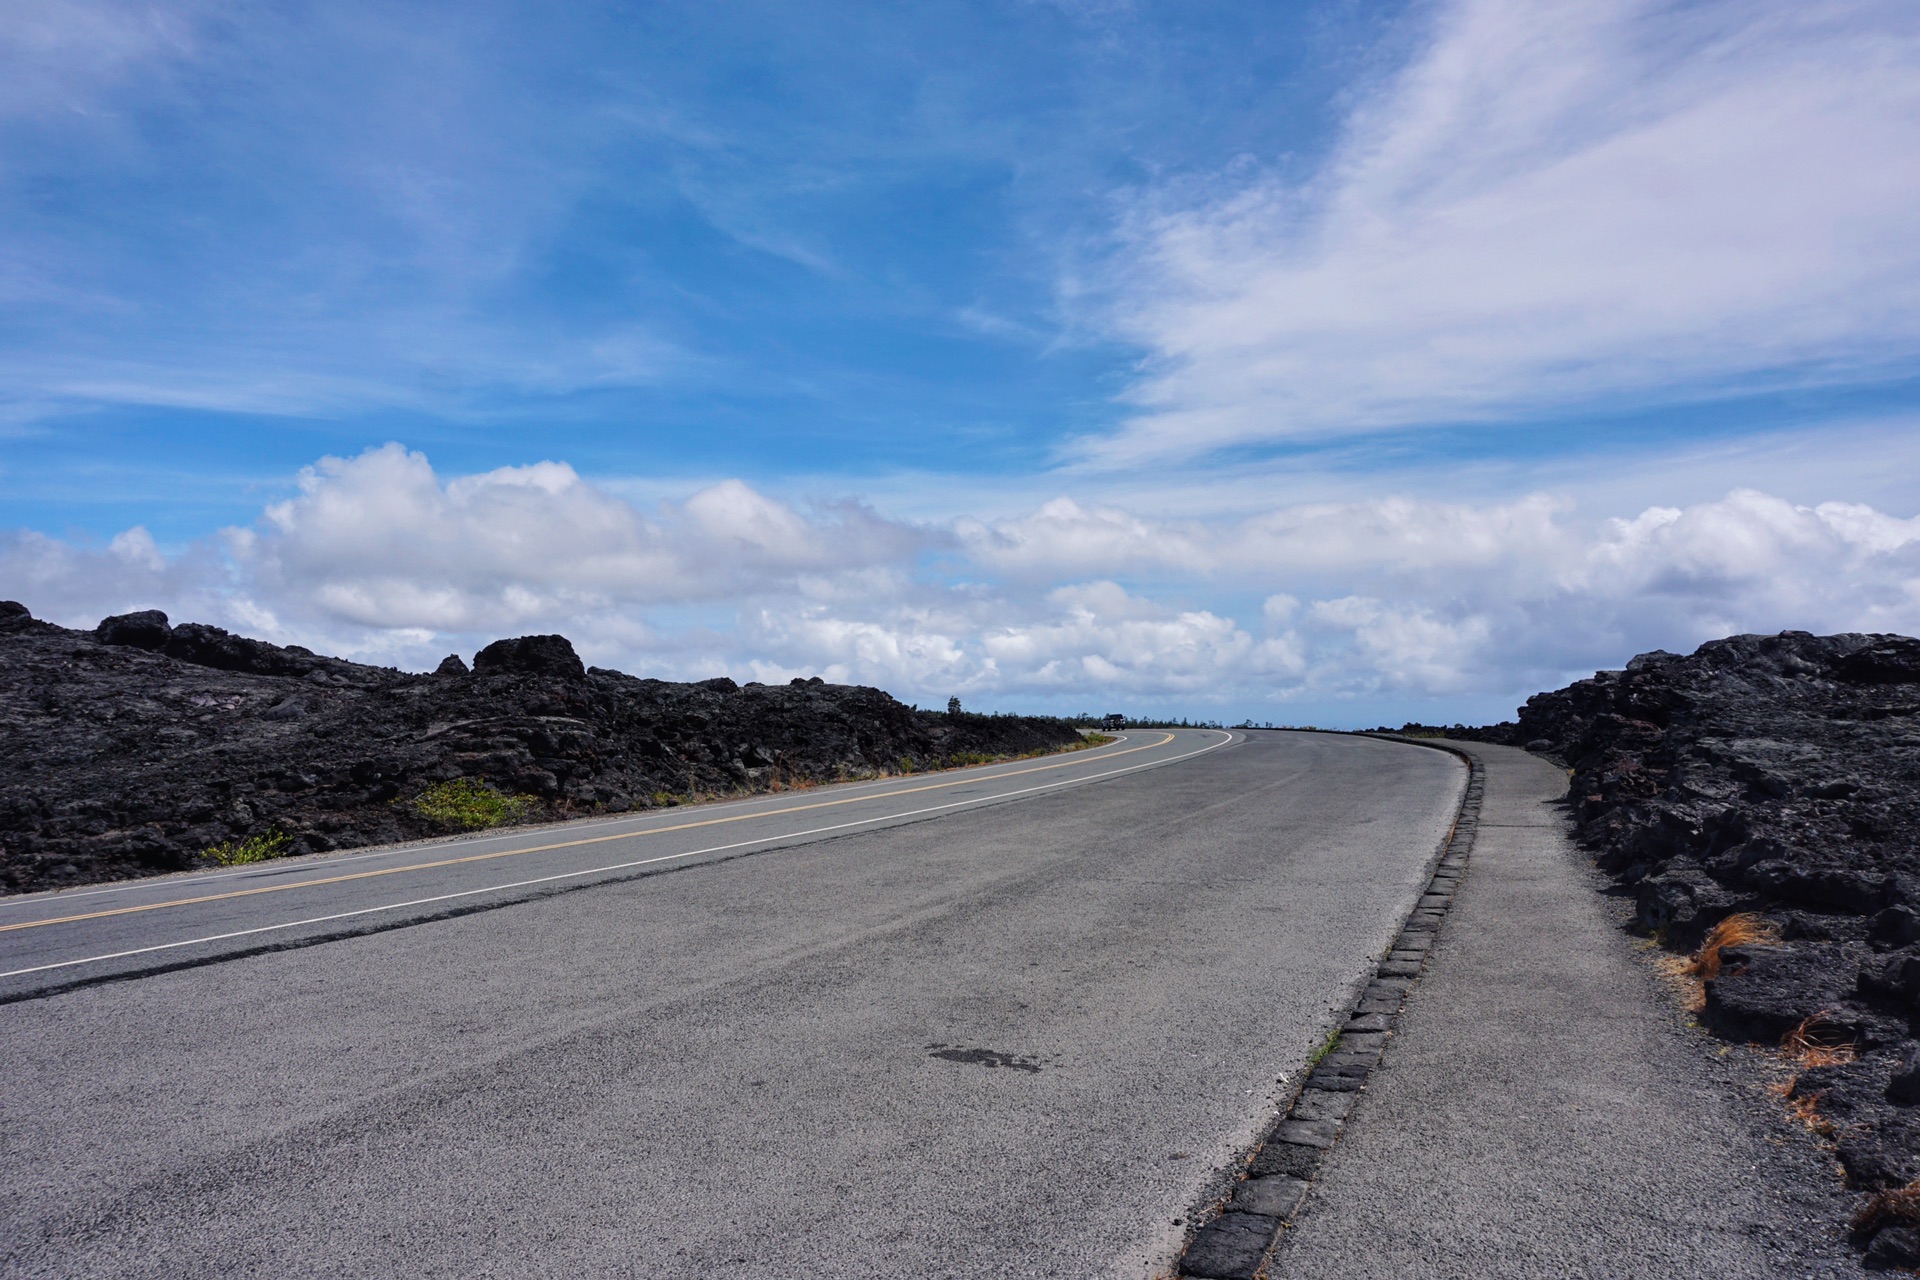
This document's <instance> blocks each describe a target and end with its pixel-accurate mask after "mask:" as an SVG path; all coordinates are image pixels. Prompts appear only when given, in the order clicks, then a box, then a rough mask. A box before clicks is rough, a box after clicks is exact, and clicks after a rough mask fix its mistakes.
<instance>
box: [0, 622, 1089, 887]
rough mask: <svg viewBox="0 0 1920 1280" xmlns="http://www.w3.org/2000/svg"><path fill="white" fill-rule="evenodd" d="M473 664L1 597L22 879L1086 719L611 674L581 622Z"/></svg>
mask: <svg viewBox="0 0 1920 1280" xmlns="http://www.w3.org/2000/svg"><path fill="white" fill-rule="evenodd" d="M110 621H112V620H110ZM116 634H118V633H116ZM148 638H149V639H150V638H151V636H150V633H149V637H148ZM463 670H464V664H460V663H458V660H457V659H455V660H453V661H452V662H449V663H442V664H441V671H440V673H436V674H434V675H413V674H409V673H406V672H401V671H395V670H392V669H391V668H384V667H370V666H363V665H361V664H359V663H353V662H346V661H343V660H341V659H338V658H330V657H325V656H322V655H320V654H316V653H313V652H311V651H309V650H307V649H303V648H300V647H299V646H297V645H291V646H280V645H273V644H267V643H265V642H263V641H259V640H253V639H249V638H247V637H245V636H236V635H232V634H230V633H228V632H226V631H223V630H221V629H220V628H218V627H209V626H200V625H196V624H192V623H187V624H183V625H181V626H177V627H172V628H171V629H170V631H169V632H168V634H167V636H166V638H165V640H164V642H163V643H162V644H161V645H160V646H159V647H158V648H157V649H155V648H146V647H137V646H134V645H129V644H126V643H120V642H115V643H102V637H101V636H99V635H96V634H95V633H91V632H84V631H71V630H68V629H66V628H64V627H58V626H54V625H52V624H50V623H45V622H38V621H35V620H34V619H33V617H32V615H31V614H29V613H28V612H27V611H26V610H25V609H24V608H18V607H16V608H14V609H5V608H0V724H4V725H5V726H6V727H7V746H8V750H7V752H6V753H5V755H4V756H0V892H19V891H23V890H30V889H43V888H54V887H59V886H62V885H71V884H80V883H87V882H92V881H101V880H114V879H123V878H127V877H133V876H142V875H152V874H155V873H157V872H163V871H171V870H177V869H181V868H185V867H190V866H194V865H198V863H199V862H200V860H201V858H202V855H203V853H204V851H205V850H206V849H207V848H208V847H210V846H212V845H215V844H218V843H220V842H222V841H225V840H232V839H239V838H245V837H248V836H255V835H263V834H266V833H268V832H272V831H280V832H283V833H285V834H286V835H287V836H289V837H291V840H292V843H293V846H294V848H295V849H297V850H300V851H320V850H327V849H333V848H343V847H351V846H353V845H356V844H380V843H386V842H390V841H395V840H401V839H410V838H414V837H418V836H424V835H433V834H439V833H440V832H441V830H442V829H441V828H438V827H436V826H434V825H433V823H431V822H430V821H429V820H427V819H426V818H423V817H421V816H420V815H419V814H417V813H416V812H415V811H414V810H413V809H412V808H411V807H410V806H409V805H408V803H407V801H408V800H410V799H411V798H412V797H414V796H416V795H418V794H419V792H420V791H421V790H422V789H423V788H425V787H427V786H429V785H432V784H434V783H436V782H444V781H450V780H452V779H455V778H470V779H475V780H478V781H481V782H484V783H486V784H488V785H490V786H492V787H494V788H495V789H496V790H499V791H503V792H507V793H509V794H517V795H525V796H530V797H532V798H533V800H532V803H531V805H530V808H529V810H528V812H527V814H526V816H527V817H528V818H529V819H531V820H550V819H556V818H566V817H572V816H579V815H586V814H594V813H621V812H626V811H629V810H634V809H646V808H653V807H657V806H666V805H675V804H684V803H687V802H688V800H689V799H690V798H693V797H705V796H712V795H723V794H742V793H752V792H760V791H768V790H772V789H775V788H780V787H786V786H794V785H806V784H810V783H818V782H831V781H836V780H841V779H847V778H862V777H875V776H880V775H884V774H890V773H898V772H902V771H911V770H919V769H931V768H939V767H942V766H945V765H948V764H951V763H952V762H953V760H954V758H955V757H973V756H977V755H981V754H985V755H1010V754H1018V753H1024V752H1038V751H1044V750H1048V749H1052V748H1057V747H1061V746H1065V745H1067V744H1069V743H1072V742H1075V741H1077V740H1078V738H1079V732H1078V730H1076V729H1075V728H1074V727H1073V726H1072V725H1070V724H1068V723H1066V722H1065V721H1062V720H1054V719H1048V718H1041V717H1026V716H977V715H963V716H959V717H948V716H945V715H940V714H936V713H931V712H922V711H916V710H915V709H913V708H912V707H908V706H905V705H903V704H902V703H899V702H897V701H895V700H894V699H893V698H891V697H889V696H887V695H886V694H885V693H883V692H881V691H880V690H878V689H871V688H864V687H858V686H848V685H830V684H826V683H824V682H822V681H820V680H819V679H818V678H814V679H812V680H806V681H801V682H798V683H796V684H793V685H781V686H778V687H768V686H765V685H753V684H750V685H747V686H745V687H744V688H742V687H740V686H738V685H736V684H734V682H733V681H731V680H725V679H719V680H708V681H704V682H702V683H699V684H672V683H668V682H666V681H661V680H644V679H638V678H636V677H633V676H629V675H625V674H622V673H621V672H618V671H608V670H604V669H601V668H595V669H593V670H592V671H588V670H586V669H585V668H583V667H582V666H581V665H580V659H579V657H578V655H576V654H575V653H574V651H573V646H572V645H571V644H569V643H568V642H567V640H566V639H565V638H564V637H561V636H528V637H521V638H519V639H516V640H505V641H500V642H498V643H496V644H491V645H488V646H487V647H486V648H485V649H483V650H482V651H481V653H480V656H479V658H478V659H476V661H475V663H474V670H473V671H472V672H471V673H469V674H461V672H462V671H463ZM448 673H451V674H452V675H455V676H457V677H458V678H448Z"/></svg>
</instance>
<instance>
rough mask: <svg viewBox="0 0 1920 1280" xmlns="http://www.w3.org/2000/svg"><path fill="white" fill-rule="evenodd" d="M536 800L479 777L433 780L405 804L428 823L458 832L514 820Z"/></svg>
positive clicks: (521, 816) (481, 828)
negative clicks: (511, 792) (433, 781)
mask: <svg viewBox="0 0 1920 1280" xmlns="http://www.w3.org/2000/svg"><path fill="white" fill-rule="evenodd" d="M536 803H538V801H537V800H536V799H535V798H534V797H533V796H510V795H506V794H504V793H502V792H500V791H497V790H495V789H494V786H493V784H492V783H490V782H485V781H482V780H481V779H479V778H455V779H453V780H452V781H451V782H436V783H434V784H433V785H432V786H430V787H428V788H426V789H425V790H424V791H422V792H421V793H420V794H419V795H417V796H415V797H414V798H413V799H412V800H410V801H408V802H407V804H408V807H409V808H411V809H412V810H413V811H414V812H415V813H417V814H419V815H420V816H421V817H423V818H425V819H426V820H427V821H429V822H437V823H439V824H440V825H441V826H445V827H453V828H455V829H456V830H460V831H480V830H484V829H485V828H487V827H497V826H500V825H502V824H503V823H508V822H517V821H519V820H520V819H521V818H523V817H525V816H526V815H527V812H528V811H529V810H531V809H532V808H533V806H534V805H535V804H536Z"/></svg>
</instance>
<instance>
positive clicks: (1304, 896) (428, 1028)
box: [0, 731, 1465, 1280]
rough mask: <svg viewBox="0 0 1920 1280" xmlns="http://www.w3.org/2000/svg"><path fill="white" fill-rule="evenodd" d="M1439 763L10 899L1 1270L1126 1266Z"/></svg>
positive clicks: (995, 791)
mask: <svg viewBox="0 0 1920 1280" xmlns="http://www.w3.org/2000/svg"><path fill="white" fill-rule="evenodd" d="M1464 772H1465V771H1464V767H1463V766H1462V765H1461V764H1460V763H1459V762H1458V761H1457V760H1455V759H1453V758H1452V757H1449V756H1447V755H1444V754H1442V753H1440V752H1435V751H1430V750H1424V749H1421V748H1418V747H1413V746H1407V745H1403V744H1396V743H1390V742H1383V741H1377V740H1372V739H1364V738H1347V737H1336V736H1331V735H1316V734H1288V733H1253V734H1242V733H1233V734H1227V733H1220V732H1211V733H1209V732H1203V731H1180V732H1172V733H1160V732H1152V731H1145V732H1135V733H1132V734H1129V735H1127V737H1126V738H1125V739H1124V740H1123V741H1121V742H1118V743H1115V744H1113V745H1112V746H1109V747H1105V748H1101V749H1098V750H1094V751H1087V752H1081V753H1076V754H1075V755H1073V756H1070V757H1064V758H1061V757H1056V758H1050V759H1041V760H1033V761H1024V762H1017V763H1012V764H1007V765H1001V766H993V767H989V768H984V769H977V770H966V771H961V772H957V773H949V774H934V775H922V776H919V777H913V778H902V779H895V780H890V781H887V782H883V783H866V784H855V785H850V786H846V787H831V788H820V789H816V790H811V791H805V792H794V793H788V794H786V795H783V796H777V797H769V798H764V799H760V800H755V801H746V802H739V803H735V804H729V805H718V806H710V807H703V808H700V809H687V810H677V811H668V812H665V813H655V814H649V815H644V816H641V817H624V818H620V819H616V820H608V821H605V822H599V823H576V824H571V825H568V826H564V827H555V828H548V829H545V830H541V831H518V832H513V833H508V834H506V835H490V836H486V837H481V838H474V839H465V840H459V841H449V842H437V843H434V844H428V845H421V846H416V847H413V848H408V849H400V850H384V851H372V852H367V853H361V854H345V855H334V856H330V857H326V858H318V859H301V860H299V861H298V862H289V863H284V864H273V865H268V866H265V867H261V868H255V869H247V870H242V871H236V872H221V873H209V874H198V875H190V876H175V877H167V878H165V879H162V880H156V881H149V882H143V883H141V884H138V885H132V886H120V887H109V888H106V889H102V890H78V891H69V892H66V893H60V894H51V895H36V896H32V897H25V898H15V899H7V900H4V901H0V1000H8V1001H10V1002H9V1003H5V1004H0V1072H3V1073H4V1079H5V1081H6V1088H5V1091H4V1107H3V1110H0V1273H4V1274H6V1275H9V1276H15V1275H19V1276H63V1277H77V1276H126V1277H132V1276H203V1275H204V1276H212V1275H220V1276H240V1275H261V1276H269V1275H271V1276H290V1275H322V1274H324V1275H330V1276H360V1275H367V1276H374V1275H408V1276H462V1277H466V1276H489V1275H497V1276H545V1275H555V1276H560V1275H564V1276H568V1277H587V1276H635V1277H649V1278H652V1277H686V1278H687V1280H695V1278H699V1280H708V1278H711V1277H762V1276H764V1277H775V1276H778V1277H796V1276H809V1277H828V1276H895V1275H897V1276H916V1277H921V1276H927V1277H932V1276H955V1277H975V1276H985V1275H994V1276H1060V1277H1069V1276H1071V1277H1083V1276H1135V1277H1140V1276H1146V1275H1149V1274H1151V1273H1152V1272H1153V1271H1154V1269H1155V1268H1157V1267H1163V1266H1165V1265H1167V1264H1168V1263H1169V1262H1170V1261H1171V1259H1172V1256H1173V1252H1174V1250H1175V1248H1176V1247H1177V1245H1178V1243H1179V1240H1180V1237H1181V1235H1182V1234H1183V1227H1182V1225H1181V1224H1180V1223H1179V1222H1177V1221H1176V1219H1180V1218H1183V1217H1184V1216H1185V1214H1186V1213H1187V1212H1188V1211H1189V1210H1190V1209H1191V1208H1192V1207H1194V1206H1195V1205H1196V1204H1198V1203H1199V1202H1200V1201H1202V1200H1203V1199H1204V1198H1206V1196H1207V1195H1208V1194H1209V1193H1210V1190H1211V1189H1212V1188H1214V1187H1215V1186H1216V1185H1218V1184H1219V1182H1220V1179H1221V1174H1220V1172H1219V1171H1220V1169H1221V1168H1222V1167H1223V1166H1224V1165H1226V1164H1227V1163H1228V1162H1229V1161H1230V1160H1231V1158H1232V1156H1233V1155H1234V1154H1235V1153H1236V1152H1238V1151H1241V1150H1243V1149H1244V1148H1245V1147H1246V1146H1247V1144H1248V1143H1249V1142H1250V1141H1251V1139H1252V1137H1253V1135H1254V1134H1255V1132H1256V1131H1257V1129H1258V1128H1259V1126H1260V1125H1261V1124H1262V1123H1263V1122H1264V1121H1265V1120H1267V1119H1269V1118H1270V1117H1271V1115H1272V1113H1273V1109H1274V1105H1275V1101H1276V1100H1277V1099H1278V1098H1281V1097H1284V1095H1285V1094H1286V1093H1287V1092H1288V1089H1287V1088H1286V1086H1285V1084H1284V1083H1283V1080H1284V1079H1285V1078H1286V1077H1288V1076H1289V1075H1291V1074H1293V1073H1297V1072H1298V1071H1299V1070H1301V1068H1302V1067H1303V1065H1304V1063H1305V1061H1306V1059H1307V1057H1308V1055H1309V1054H1310V1053H1311V1052H1312V1050H1313V1048H1314V1047H1315V1045H1316V1044H1317V1043H1318V1042H1319V1040H1320V1038H1321V1037H1322V1036H1323V1035H1324V1034H1325V1030H1326V1028H1327V1027H1329V1026H1330V1025H1332V1022H1333V1019H1334V1018H1335V1016H1336V1015H1337V1014H1338V1013H1342V1012H1344V1010H1345V1008H1346V1007H1347V1004H1348V1003H1349V1001H1350V999H1351V994H1352V989H1353V986H1354V984H1355V982H1356V981H1357V980H1359V979H1360V978H1361V977H1362V975H1363V974H1364V973H1365V972H1367V971H1368V969H1369V968H1370V966H1371V962H1372V961H1373V959H1375V958H1376V957H1377V956H1378V954H1379V953H1380V952H1381V951H1382V950H1383V949H1384V947H1385V946H1386V944H1387V942H1388V941H1389V940H1390V938H1391V937H1392V935H1393V933H1394V932H1395V930H1396V928H1397V926H1398V924H1399V922H1400V921H1401V919H1402V918H1403V917H1404V915H1405V914H1406V912H1407V910H1408V909H1409V907H1410V906H1411V904H1412V903H1413V901H1414V899H1415V898H1416V896H1417V894H1418V890H1419V888H1420V886H1421V884H1422V883H1423V882H1424V879H1425V869H1426V865H1427V863H1428V861H1429V859H1430V858H1431V856H1432V855H1433V852H1434V850H1435V847H1436V845H1437V844H1438V842H1439V841H1440V839H1441V838H1442V836H1443V835H1444V834H1445V831H1446V829H1447V826H1448V823H1449V822H1450V820H1451V818H1452V815H1453V812H1454V808H1455V806H1456V803H1457V801H1458V797H1459V792H1460V787H1461V784H1462V781H1463V778H1464Z"/></svg>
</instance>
